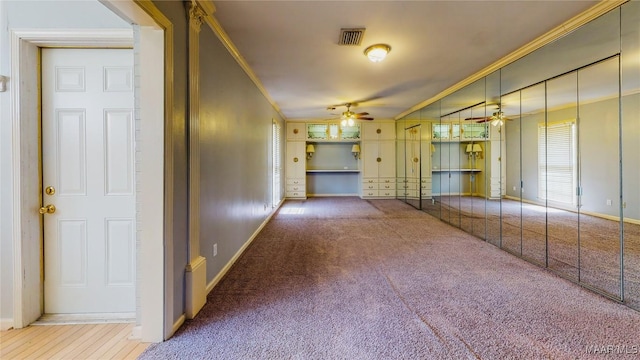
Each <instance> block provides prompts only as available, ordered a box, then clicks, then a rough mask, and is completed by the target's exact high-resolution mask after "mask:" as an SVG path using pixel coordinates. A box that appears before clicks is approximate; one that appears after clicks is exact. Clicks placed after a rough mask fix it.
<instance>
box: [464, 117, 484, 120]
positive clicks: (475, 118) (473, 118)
mask: <svg viewBox="0 0 640 360" xmlns="http://www.w3.org/2000/svg"><path fill="white" fill-rule="evenodd" d="M489 118H490V116H481V117H470V118H466V119H465V120H487V119H489Z"/></svg>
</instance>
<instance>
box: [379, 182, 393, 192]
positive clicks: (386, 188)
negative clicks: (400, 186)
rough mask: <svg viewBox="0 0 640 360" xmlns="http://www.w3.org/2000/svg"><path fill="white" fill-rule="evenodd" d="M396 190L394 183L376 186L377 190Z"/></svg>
mask: <svg viewBox="0 0 640 360" xmlns="http://www.w3.org/2000/svg"><path fill="white" fill-rule="evenodd" d="M395 189H396V184H395V183H380V184H378V190H386V191H389V190H395Z"/></svg>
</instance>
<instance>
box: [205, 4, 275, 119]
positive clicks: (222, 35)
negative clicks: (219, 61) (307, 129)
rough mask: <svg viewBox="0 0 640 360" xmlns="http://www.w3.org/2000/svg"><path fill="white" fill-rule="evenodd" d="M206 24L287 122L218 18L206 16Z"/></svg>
mask: <svg viewBox="0 0 640 360" xmlns="http://www.w3.org/2000/svg"><path fill="white" fill-rule="evenodd" d="M205 22H206V23H207V24H208V25H209V27H210V28H211V30H212V31H213V33H214V34H215V35H216V36H217V37H218V39H220V41H221V42H222V44H223V45H224V47H225V48H227V50H228V51H229V53H230V54H231V56H233V58H234V59H235V60H236V62H237V63H238V65H240V67H241V68H242V70H244V72H245V73H246V74H247V76H249V78H250V79H251V81H253V83H254V84H255V85H256V87H257V88H258V90H260V92H261V93H262V95H264V97H265V98H266V99H267V101H268V102H269V103H270V104H271V106H273V108H274V110H275V111H276V112H277V113H278V114H279V115H280V117H281V118H282V119H283V120H285V121H286V120H287V118H286V117H285V116H284V114H283V113H282V110H280V107H279V106H278V104H276V102H275V101H274V100H273V98H271V95H269V92H267V89H265V88H264V85H262V82H261V81H260V79H258V77H257V76H256V74H255V73H254V72H253V70H252V69H251V67H250V66H249V64H248V63H247V61H246V60H245V59H244V57H243V56H242V54H240V51H238V48H237V47H236V46H235V44H234V43H233V41H231V38H229V35H227V33H226V32H225V31H224V29H223V28H222V25H220V23H219V22H218V20H216V18H214V17H213V15H207V16H205Z"/></svg>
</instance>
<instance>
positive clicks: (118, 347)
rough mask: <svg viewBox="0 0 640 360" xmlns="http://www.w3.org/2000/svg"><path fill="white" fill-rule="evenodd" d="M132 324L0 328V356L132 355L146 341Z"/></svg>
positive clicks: (94, 356) (80, 357)
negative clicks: (135, 335) (136, 337)
mask: <svg viewBox="0 0 640 360" xmlns="http://www.w3.org/2000/svg"><path fill="white" fill-rule="evenodd" d="M132 329H133V324H99V325H94V324H85V325H82V324H81V325H47V326H28V327H26V328H24V329H17V330H15V329H12V330H7V331H2V332H0V359H2V360H8V359H64V360H67V359H82V360H85V359H99V360H102V359H136V358H137V357H138V355H140V354H141V353H142V352H143V351H144V350H145V349H146V348H147V346H149V343H142V342H140V341H139V340H129V339H128V337H129V335H131V331H132Z"/></svg>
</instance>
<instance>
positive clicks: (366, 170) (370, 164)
mask: <svg viewBox="0 0 640 360" xmlns="http://www.w3.org/2000/svg"><path fill="white" fill-rule="evenodd" d="M395 130H396V129H395V123H393V122H365V123H363V124H362V139H363V141H362V153H361V159H362V197H363V198H395V196H396V142H395V137H396V134H395Z"/></svg>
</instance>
